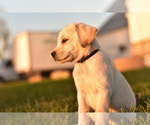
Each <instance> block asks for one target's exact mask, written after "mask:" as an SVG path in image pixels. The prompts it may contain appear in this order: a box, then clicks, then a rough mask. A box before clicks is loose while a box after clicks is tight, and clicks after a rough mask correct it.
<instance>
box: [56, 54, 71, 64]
mask: <svg viewBox="0 0 150 125" xmlns="http://www.w3.org/2000/svg"><path fill="white" fill-rule="evenodd" d="M69 57H70V55H67V56H66V57H65V58H62V59H56V61H58V62H60V61H63V60H66V59H67V58H69Z"/></svg>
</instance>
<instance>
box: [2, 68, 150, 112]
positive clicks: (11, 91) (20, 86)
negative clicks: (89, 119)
mask: <svg viewBox="0 0 150 125" xmlns="http://www.w3.org/2000/svg"><path fill="white" fill-rule="evenodd" d="M123 75H124V76H125V77H126V79H127V80H128V82H129V83H130V85H131V87H132V89H133V91H134V93H138V95H139V96H140V100H139V105H138V107H137V108H136V109H134V110H132V111H135V112H150V68H144V69H141V70H136V71H129V72H124V73H123ZM0 96H1V97H0V112H76V111H77V98H76V88H75V85H74V81H73V79H72V78H70V79H67V80H58V81H52V80H49V79H48V78H45V79H44V80H43V81H42V82H39V83H34V84H29V83H28V82H26V81H21V82H12V83H8V84H4V85H0Z"/></svg>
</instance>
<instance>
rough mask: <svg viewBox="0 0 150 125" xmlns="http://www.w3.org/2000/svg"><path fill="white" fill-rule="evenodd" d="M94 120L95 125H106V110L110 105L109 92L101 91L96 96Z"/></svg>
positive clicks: (107, 118)
mask: <svg viewBox="0 0 150 125" xmlns="http://www.w3.org/2000/svg"><path fill="white" fill-rule="evenodd" d="M96 101H97V104H96V105H97V107H96V111H95V112H96V120H95V125H108V121H109V117H108V115H109V114H108V113H107V112H108V109H109V105H110V96H109V91H108V90H106V89H101V90H100V91H99V92H98V93H97V94H96Z"/></svg>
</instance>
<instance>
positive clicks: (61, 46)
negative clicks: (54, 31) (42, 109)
mask: <svg viewBox="0 0 150 125" xmlns="http://www.w3.org/2000/svg"><path fill="white" fill-rule="evenodd" d="M96 34H97V29H96V28H95V27H92V26H89V25H86V24H84V23H72V24H70V25H68V26H67V27H65V28H64V29H63V30H62V31H61V32H60V33H59V35H58V39H57V41H58V43H57V46H56V48H55V49H54V50H53V52H52V53H51V55H52V56H53V58H54V60H55V61H56V62H58V63H65V62H73V63H74V64H75V67H74V71H73V77H74V80H75V85H76V88H77V98H78V105H79V107H78V111H79V112H91V111H95V112H118V111H120V110H121V109H122V110H125V111H129V110H130V108H131V107H132V106H133V107H134V106H136V100H135V96H134V94H133V91H132V89H131V87H130V85H129V84H128V82H127V81H126V79H125V78H124V77H123V75H122V74H121V73H120V72H119V71H118V70H117V69H116V68H115V67H114V65H113V62H112V61H111V59H110V58H109V57H108V56H107V55H106V54H105V53H104V52H103V51H102V49H101V48H100V45H99V44H98V42H97V41H96V39H95V36H96Z"/></svg>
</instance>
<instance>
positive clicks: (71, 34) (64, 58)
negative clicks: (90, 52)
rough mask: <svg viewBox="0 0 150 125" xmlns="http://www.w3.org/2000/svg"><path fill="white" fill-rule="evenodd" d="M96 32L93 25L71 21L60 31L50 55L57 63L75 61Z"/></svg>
mask: <svg viewBox="0 0 150 125" xmlns="http://www.w3.org/2000/svg"><path fill="white" fill-rule="evenodd" d="M96 33H97V29H96V28H95V27H92V26H89V25H86V24H84V23H71V24H70V25H68V26H67V27H65V28H64V29H63V30H62V31H60V33H59V35H58V38H57V46H56V48H55V49H54V50H53V52H52V53H51V55H52V56H53V58H54V60H55V61H56V62H59V63H65V62H77V61H78V60H80V59H81V58H82V57H83V56H84V54H85V51H86V49H87V47H88V46H89V45H90V43H91V42H92V41H93V40H94V38H95V36H96Z"/></svg>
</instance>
